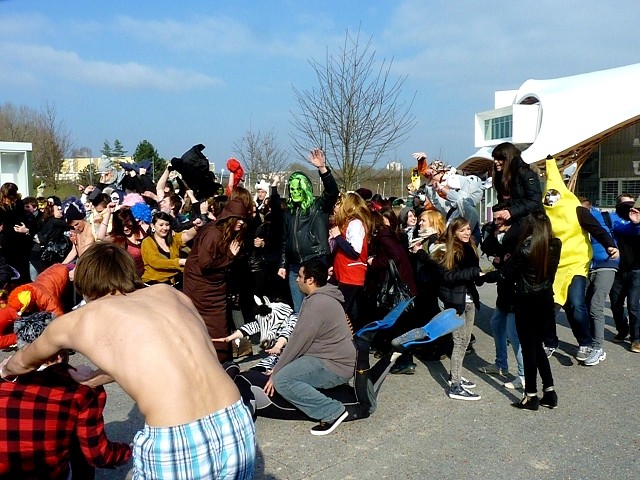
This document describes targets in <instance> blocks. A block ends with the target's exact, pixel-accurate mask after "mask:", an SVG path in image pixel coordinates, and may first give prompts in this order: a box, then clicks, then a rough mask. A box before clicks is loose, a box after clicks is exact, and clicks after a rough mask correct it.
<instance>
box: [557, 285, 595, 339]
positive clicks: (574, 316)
mask: <svg viewBox="0 0 640 480" xmlns="http://www.w3.org/2000/svg"><path fill="white" fill-rule="evenodd" d="M586 294H587V277H583V276H582V275H575V276H574V277H573V278H572V279H571V283H570V284H569V292H568V293H567V303H565V304H564V311H565V313H566V314H567V320H569V325H571V331H572V332H573V336H574V337H575V338H576V340H577V341H578V345H579V346H580V347H585V346H586V347H590V346H591V345H592V344H593V338H592V337H591V328H589V311H588V310H587V302H586Z"/></svg>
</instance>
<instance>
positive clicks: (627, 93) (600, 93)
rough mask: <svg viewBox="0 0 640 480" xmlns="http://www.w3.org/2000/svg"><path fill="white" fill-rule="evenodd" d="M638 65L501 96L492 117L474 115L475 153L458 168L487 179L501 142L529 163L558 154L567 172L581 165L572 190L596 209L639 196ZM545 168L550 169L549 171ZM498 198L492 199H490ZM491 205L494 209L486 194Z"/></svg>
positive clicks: (534, 84) (528, 85)
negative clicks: (624, 197)
mask: <svg viewBox="0 0 640 480" xmlns="http://www.w3.org/2000/svg"><path fill="white" fill-rule="evenodd" d="M639 89H640V64H634V65H628V66H625V67H619V68H612V69H610V70H602V71H597V72H591V73H585V74H582V75H574V76H570V77H563V78H556V79H551V80H527V81H526V82H524V83H523V84H522V86H521V87H520V88H519V89H518V90H509V91H498V92H496V93H495V102H494V108H493V110H488V111H485V112H480V113H477V114H476V115H475V146H476V148H478V149H479V150H478V151H477V152H476V153H475V154H473V155H471V156H470V157H469V158H468V159H467V160H465V162H464V163H463V164H462V165H461V166H460V167H459V169H461V170H463V171H465V172H468V173H474V174H480V175H482V174H486V172H487V171H489V170H490V169H491V167H492V158H491V151H492V150H493V148H494V147H495V146H496V145H498V144H499V143H502V142H512V143H514V144H515V145H516V146H518V148H520V150H522V158H523V159H524V160H525V162H527V163H529V164H534V163H537V162H542V161H543V160H544V159H545V158H546V156H547V155H549V154H550V155H553V156H554V157H555V158H556V159H557V160H558V161H559V162H560V163H561V166H560V168H561V170H564V169H566V168H567V167H570V166H572V165H573V164H575V167H573V168H575V172H574V173H573V174H572V175H571V178H570V180H569V186H570V188H572V189H573V190H574V191H575V192H576V194H578V195H584V196H586V197H588V198H589V199H590V200H591V201H592V202H593V203H594V204H595V205H599V206H602V207H613V206H614V205H615V199H616V196H617V195H618V194H619V193H621V192H628V193H631V194H632V195H634V196H635V197H638V196H640V93H638V90H639ZM541 166H544V165H543V164H542V165H541ZM492 193H493V192H492ZM487 197H488V198H487V199H486V205H491V204H493V203H494V202H493V201H492V200H493V199H492V195H491V193H489V192H488V193H487Z"/></svg>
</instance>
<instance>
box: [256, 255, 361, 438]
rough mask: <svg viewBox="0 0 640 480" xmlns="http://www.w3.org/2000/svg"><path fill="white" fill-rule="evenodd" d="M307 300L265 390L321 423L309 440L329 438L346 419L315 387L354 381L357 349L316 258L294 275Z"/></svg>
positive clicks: (339, 299)
mask: <svg viewBox="0 0 640 480" xmlns="http://www.w3.org/2000/svg"><path fill="white" fill-rule="evenodd" d="M297 281H298V286H299V288H300V291H302V293H304V294H305V295H306V298H305V300H304V301H303V302H302V307H301V308H300V313H299V314H298V323H297V324H296V327H295V329H294V330H293V333H292V334H291V337H290V338H289V342H288V343H287V348H285V349H284V351H283V353H282V356H281V357H280V360H279V361H278V363H277V364H276V366H275V367H274V369H273V371H272V374H271V378H270V379H269V381H268V382H267V384H266V385H265V387H264V391H265V392H266V393H267V395H272V394H273V392H274V389H275V391H277V392H278V393H279V394H280V395H282V397H284V398H285V399H286V400H287V401H289V403H291V404H292V405H294V406H295V407H296V408H298V409H300V410H301V411H302V412H304V413H305V414H306V415H307V416H309V417H310V418H313V419H317V420H320V423H319V424H318V425H316V426H315V427H313V428H312V429H311V434H312V435H328V434H329V433H331V432H332V431H333V430H335V429H336V427H337V426H338V425H340V423H342V422H343V421H344V420H345V419H346V418H347V417H348V415H349V414H348V412H347V411H346V409H345V406H344V405H343V404H342V403H340V402H339V401H337V400H334V399H332V398H329V397H327V396H326V395H324V394H323V393H322V392H320V391H318V390H317V389H318V388H332V387H336V386H338V385H341V384H344V383H347V382H348V381H349V379H350V378H351V377H352V376H353V372H354V370H355V363H356V348H355V346H354V344H353V338H352V332H351V328H350V327H349V324H348V323H347V319H346V316H345V313H344V309H343V307H342V302H343V301H344V297H343V296H342V293H340V290H338V288H337V287H336V286H334V285H329V284H327V266H326V265H325V264H324V262H323V261H322V260H321V259H318V258H315V259H312V260H308V261H306V262H304V263H303V264H302V266H301V267H300V271H299V276H298V280H297Z"/></svg>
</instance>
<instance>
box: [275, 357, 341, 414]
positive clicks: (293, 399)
mask: <svg viewBox="0 0 640 480" xmlns="http://www.w3.org/2000/svg"><path fill="white" fill-rule="evenodd" d="M348 381H349V378H345V377H341V376H340V375H338V374H337V373H334V372H333V371H332V370H330V369H329V368H328V367H327V366H326V364H325V363H324V362H323V361H322V360H320V359H319V358H317V357H312V356H309V355H303V356H302V357H299V358H296V359H295V360H294V361H293V362H291V363H289V364H288V365H286V366H285V367H283V368H282V370H280V371H279V372H277V373H276V374H275V376H274V377H273V386H274V387H275V388H276V391H277V392H278V393H279V394H280V395H281V396H282V397H283V398H284V399H285V400H287V401H288V402H289V403H290V404H292V405H293V406H294V407H296V408H297V409H298V410H300V411H302V412H303V413H304V414H305V415H307V416H308V417H309V418H313V419H316V420H321V421H323V422H333V421H334V420H336V419H337V418H338V417H339V416H340V415H342V413H343V412H344V409H345V407H344V405H343V404H342V403H341V402H339V401H338V400H334V399H333V398H329V397H327V396H326V395H324V394H323V393H321V392H319V391H318V390H317V389H318V388H333V387H337V386H338V385H342V384H344V383H347V382H348Z"/></svg>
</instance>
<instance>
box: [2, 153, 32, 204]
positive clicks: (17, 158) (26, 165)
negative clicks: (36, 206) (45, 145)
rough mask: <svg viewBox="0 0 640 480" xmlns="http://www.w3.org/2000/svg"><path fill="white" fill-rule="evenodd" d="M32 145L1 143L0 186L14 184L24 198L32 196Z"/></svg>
mask: <svg viewBox="0 0 640 480" xmlns="http://www.w3.org/2000/svg"><path fill="white" fill-rule="evenodd" d="M32 150H33V147H32V145H31V143H25V142H0V185H2V184H3V183H6V182H12V183H15V184H16V185H18V191H20V192H21V193H22V195H23V196H25V197H26V196H28V195H31V192H32V189H33V184H32V181H33V180H32V177H33V175H32V172H31V152H32Z"/></svg>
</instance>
